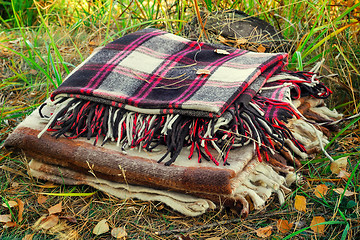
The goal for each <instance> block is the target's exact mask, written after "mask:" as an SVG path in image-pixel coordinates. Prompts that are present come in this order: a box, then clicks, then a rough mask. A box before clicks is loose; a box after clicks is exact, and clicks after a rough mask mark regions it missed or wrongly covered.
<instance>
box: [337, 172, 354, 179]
mask: <svg viewBox="0 0 360 240" xmlns="http://www.w3.org/2000/svg"><path fill="white" fill-rule="evenodd" d="M350 175H351V174H350V173H348V172H347V171H345V170H340V172H339V174H338V175H337V177H338V178H342V179H345V180H346V181H347V180H348V179H349V177H350Z"/></svg>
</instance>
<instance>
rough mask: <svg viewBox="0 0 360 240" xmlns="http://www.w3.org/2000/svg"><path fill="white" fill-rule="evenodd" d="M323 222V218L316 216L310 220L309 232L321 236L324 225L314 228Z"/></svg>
mask: <svg viewBox="0 0 360 240" xmlns="http://www.w3.org/2000/svg"><path fill="white" fill-rule="evenodd" d="M323 222H325V218H323V217H321V216H316V217H314V218H313V219H312V221H311V223H310V225H311V227H310V228H311V230H313V231H314V233H318V234H323V233H324V230H325V224H324V225H319V226H314V225H316V224H318V223H323Z"/></svg>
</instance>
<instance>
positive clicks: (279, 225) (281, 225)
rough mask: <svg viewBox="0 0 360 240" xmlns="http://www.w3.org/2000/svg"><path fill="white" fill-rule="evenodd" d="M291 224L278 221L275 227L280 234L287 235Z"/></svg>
mask: <svg viewBox="0 0 360 240" xmlns="http://www.w3.org/2000/svg"><path fill="white" fill-rule="evenodd" d="M292 226H293V224H292V223H289V221H288V220H282V219H279V220H278V221H277V223H276V227H277V229H278V230H279V232H281V233H287V232H288V231H290V229H291V228H292Z"/></svg>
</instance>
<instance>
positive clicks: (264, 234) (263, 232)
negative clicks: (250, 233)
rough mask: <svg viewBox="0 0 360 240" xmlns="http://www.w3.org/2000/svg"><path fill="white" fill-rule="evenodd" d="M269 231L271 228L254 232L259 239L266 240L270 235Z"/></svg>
mask: <svg viewBox="0 0 360 240" xmlns="http://www.w3.org/2000/svg"><path fill="white" fill-rule="evenodd" d="M271 229H272V226H267V227H263V228H259V229H258V230H256V235H257V236H258V237H261V238H267V237H269V236H270V235H271V233H272V231H271Z"/></svg>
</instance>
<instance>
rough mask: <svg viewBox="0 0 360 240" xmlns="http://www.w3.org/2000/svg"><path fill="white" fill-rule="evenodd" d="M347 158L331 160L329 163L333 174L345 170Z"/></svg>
mask: <svg viewBox="0 0 360 240" xmlns="http://www.w3.org/2000/svg"><path fill="white" fill-rule="evenodd" d="M347 160H348V157H342V158H339V159H337V160H335V161H334V162H332V163H331V165H330V170H331V172H332V173H334V174H339V173H340V170H346V165H347V163H348V162H347Z"/></svg>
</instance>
